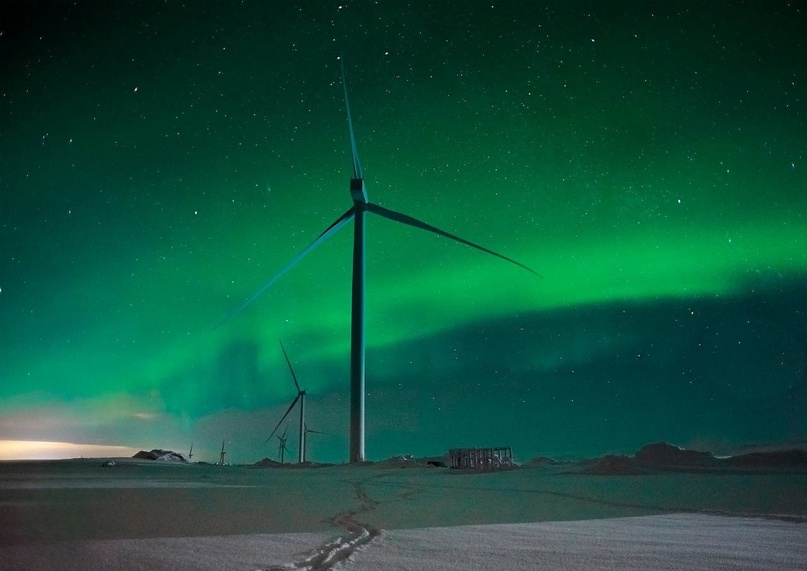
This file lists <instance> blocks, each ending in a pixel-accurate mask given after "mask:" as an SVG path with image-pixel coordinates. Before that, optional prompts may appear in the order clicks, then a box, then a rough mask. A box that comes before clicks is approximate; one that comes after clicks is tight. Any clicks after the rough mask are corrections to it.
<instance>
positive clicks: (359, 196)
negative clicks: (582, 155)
mask: <svg viewBox="0 0 807 571" xmlns="http://www.w3.org/2000/svg"><path fill="white" fill-rule="evenodd" d="M340 64H341V71H342V88H343V91H344V96H345V109H346V111H347V124H348V130H349V132H350V148H351V155H352V158H353V177H352V178H351V179H350V196H351V198H352V199H353V206H351V207H350V208H349V209H348V210H347V211H346V212H345V213H344V214H342V215H341V216H340V217H339V218H337V219H336V220H335V221H334V222H333V223H332V224H331V225H330V226H328V227H327V228H326V229H325V230H324V231H323V232H322V234H320V235H319V236H318V237H317V239H316V240H314V241H313V242H311V243H310V244H309V245H308V246H307V247H306V248H304V249H303V250H302V251H301V252H300V253H299V254H297V256H295V257H294V258H293V259H292V260H291V261H290V262H289V263H287V264H286V265H285V266H283V267H282V268H281V269H280V270H279V271H278V272H277V273H276V274H275V275H274V276H272V277H271V278H270V279H269V281H267V282H266V283H265V284H264V285H263V286H262V287H261V288H260V289H259V290H258V291H256V292H255V293H254V294H253V295H252V297H250V298H249V299H247V300H246V301H245V302H244V303H243V304H242V305H241V306H240V307H238V308H237V309H236V310H235V311H233V312H232V313H231V314H230V315H228V316H227V317H226V318H225V319H224V320H223V321H222V324H223V323H226V322H227V321H229V320H230V319H232V318H233V317H235V316H236V315H238V314H239V313H241V312H242V311H243V310H244V309H246V308H247V307H248V306H249V305H250V304H252V302H254V301H255V300H256V299H257V298H258V297H259V296H260V295H261V294H262V293H263V292H265V291H266V290H267V289H269V287H271V286H272V284H274V283H275V282H276V281H277V280H278V279H280V278H281V277H282V276H283V275H284V274H285V273H286V272H287V271H289V270H290V269H291V268H292V267H293V266H294V265H295V264H296V263H297V262H299V261H300V260H301V259H302V258H304V257H305V256H306V255H308V254H309V253H310V252H311V251H312V250H313V249H314V248H316V247H317V246H319V245H320V244H322V243H323V242H324V241H325V240H326V239H328V238H330V237H331V236H333V235H334V234H335V233H336V232H337V231H338V230H340V229H341V228H342V227H343V226H345V225H346V224H347V223H348V222H350V221H351V220H353V224H354V226H353V284H352V293H351V316H350V317H351V319H350V458H349V460H350V462H362V461H364V436H365V435H364V395H365V389H364V378H365V331H364V325H365V270H366V264H365V252H364V244H365V237H364V234H365V214H366V213H368V212H370V213H372V214H377V215H378V216H382V217H384V218H387V219H389V220H392V221H393V222H399V223H401V224H406V225H407V226H412V227H413V228H419V229H421V230H425V231H427V232H431V233H433V234H437V235H438V236H443V237H444V238H449V239H450V240H454V241H455V242H459V243H460V244H465V245H466V246H470V247H472V248H476V249H477V250H480V251H482V252H485V253H487V254H491V255H493V256H496V257H497V258H501V259H502V260H505V261H507V262H510V263H511V264H515V265H516V266H519V267H520V268H523V269H525V270H527V271H528V272H530V273H533V274H535V275H536V276H538V277H541V276H540V274H539V273H538V272H536V271H535V270H533V269H531V268H529V267H527V266H525V265H524V264H522V263H520V262H517V261H515V260H513V259H512V258H508V257H507V256H504V255H502V254H499V253H497V252H494V251H493V250H489V249H488V248H485V247H483V246H480V245H479V244H475V243H474V242H470V241H468V240H465V239H464V238H460V237H459V236H456V235H454V234H451V233H449V232H446V231H445V230H441V229H439V228H437V227H435V226H432V225H431V224H427V223H425V222H423V221H421V220H418V219H417V218H413V217H412V216H408V215H406V214H402V213H400V212H396V211H394V210H390V209H388V208H384V207H383V206H379V205H378V204H374V203H372V202H370V199H369V197H368V196H367V188H366V186H365V184H364V177H363V175H362V170H361V162H360V161H359V153H358V150H357V149H356V137H355V135H354V133H353V119H352V117H351V115H350V103H349V101H348V96H347V82H346V81H345V64H344V59H341V58H340ZM298 390H299V389H298ZM298 398H299V395H298ZM295 402H296V399H295ZM292 406H294V403H292ZM286 414H288V412H287V413H286ZM301 433H302V434H303V436H301V439H304V434H305V427H303V428H302V430H301ZM301 458H302V447H301Z"/></svg>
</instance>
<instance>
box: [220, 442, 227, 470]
mask: <svg viewBox="0 0 807 571" xmlns="http://www.w3.org/2000/svg"><path fill="white" fill-rule="evenodd" d="M225 454H227V453H226V452H225V451H224V440H222V441H221V455H220V456H219V466H224V455H225Z"/></svg>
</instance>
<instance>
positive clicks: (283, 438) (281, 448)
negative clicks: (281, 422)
mask: <svg viewBox="0 0 807 571" xmlns="http://www.w3.org/2000/svg"><path fill="white" fill-rule="evenodd" d="M288 429H289V427H288V425H286V428H285V429H284V430H283V435H282V436H278V437H277V439H278V440H279V441H280V444H279V445H278V447H277V454H278V456H279V457H280V463H281V464H282V463H283V459H284V458H285V453H286V450H288V448H286V430H288Z"/></svg>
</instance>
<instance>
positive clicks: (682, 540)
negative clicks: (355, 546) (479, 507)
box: [0, 514, 807, 571]
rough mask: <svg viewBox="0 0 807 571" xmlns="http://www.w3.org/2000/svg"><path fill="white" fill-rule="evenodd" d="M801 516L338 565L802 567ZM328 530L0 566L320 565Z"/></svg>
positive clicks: (442, 534)
mask: <svg viewBox="0 0 807 571" xmlns="http://www.w3.org/2000/svg"><path fill="white" fill-rule="evenodd" d="M805 525H806V524H801V523H793V522H785V521H776V520H770V519H760V518H737V517H725V516H704V515H692V514H671V515H662V516H646V517H635V518H615V519H602V520H587V521H570V522H545V523H525V524H500V525H479V526H460V527H443V528H422V529H408V530H393V531H384V532H383V533H382V535H381V536H380V537H378V538H376V539H375V540H374V541H372V542H371V543H370V544H368V545H365V546H364V547H362V548H361V549H360V550H359V551H358V552H356V553H354V554H353V555H352V557H351V558H350V560H349V561H346V562H342V563H340V564H338V565H337V566H336V567H334V568H335V569H342V570H345V571H347V570H350V571H378V570H420V569H429V570H433V571H443V570H446V571H447V570H464V571H473V570H480V571H482V570H484V571H490V570H496V571H511V570H512V571H516V570H519V571H522V570H526V569H531V570H532V569H534V570H542V569H546V570H552V571H555V570H558V569H563V570H571V571H574V570H581V571H582V570H591V569H612V570H630V569H636V570H643V571H644V570H649V569H652V570H657V571H663V570H681V571H684V570H687V571H690V570H693V569H704V570H707V569H708V570H711V571H723V570H729V569H732V570H751V569H766V570H782V571H785V570H787V571H794V570H798V569H807V527H805ZM332 537H333V536H332V535H329V534H327V533H298V534H264V535H241V536H221V537H195V538H153V539H117V540H105V541H86V542H59V543H55V544H44V545H37V546H31V545H27V546H11V547H3V548H0V569H4V570H5V569H19V570H23V569H25V570H30V571H38V570H42V571H46V570H47V571H50V570H53V569H60V570H64V571H72V570H76V571H78V570H86V571H94V570H98V571H101V570H104V571H109V570H113V569H142V570H160V569H165V570H169V569H170V570H176V571H182V570H188V571H191V570H194V571H221V570H228V569H233V570H236V569H237V570H242V571H247V570H253V571H254V570H259V569H260V570H265V569H287V570H290V571H292V570H302V569H312V570H314V569H326V568H328V567H325V566H321V567H317V566H311V564H310V563H306V562H307V561H309V562H310V555H311V554H312V553H315V552H318V549H319V546H321V545H326V544H328V543H329V542H330V543H331V545H332V542H331V540H332Z"/></svg>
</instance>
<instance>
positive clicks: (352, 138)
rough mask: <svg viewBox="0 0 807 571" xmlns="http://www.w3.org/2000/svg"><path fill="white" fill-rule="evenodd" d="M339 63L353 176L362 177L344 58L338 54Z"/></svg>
mask: <svg viewBox="0 0 807 571" xmlns="http://www.w3.org/2000/svg"><path fill="white" fill-rule="evenodd" d="M339 63H340V64H341V66H342V88H343V90H344V92H345V108H346V109H347V126H348V129H350V150H351V153H352V154H353V178H363V177H362V175H361V162H360V161H359V151H358V150H357V149H356V137H355V136H354V135H353V119H352V118H351V116H350V103H349V102H348V99H347V81H346V80H345V58H344V55H340V56H339Z"/></svg>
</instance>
